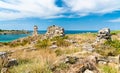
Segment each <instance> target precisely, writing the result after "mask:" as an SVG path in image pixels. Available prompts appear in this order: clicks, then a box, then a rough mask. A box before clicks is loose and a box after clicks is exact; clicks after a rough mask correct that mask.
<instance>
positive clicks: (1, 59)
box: [0, 52, 8, 68]
mask: <svg viewBox="0 0 120 73" xmlns="http://www.w3.org/2000/svg"><path fill="white" fill-rule="evenodd" d="M7 62H8V56H7V53H6V52H0V68H1V67H4V66H5V64H6V63H7Z"/></svg>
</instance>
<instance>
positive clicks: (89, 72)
mask: <svg viewBox="0 0 120 73" xmlns="http://www.w3.org/2000/svg"><path fill="white" fill-rule="evenodd" d="M84 73H94V72H93V71H91V70H88V69H87V70H85V71H84Z"/></svg>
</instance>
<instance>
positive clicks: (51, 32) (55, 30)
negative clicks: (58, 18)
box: [45, 25, 65, 38]
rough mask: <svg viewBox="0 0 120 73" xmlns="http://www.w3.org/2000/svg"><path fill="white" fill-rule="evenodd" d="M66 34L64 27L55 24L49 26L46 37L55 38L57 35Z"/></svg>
mask: <svg viewBox="0 0 120 73" xmlns="http://www.w3.org/2000/svg"><path fill="white" fill-rule="evenodd" d="M64 35H65V34H64V28H62V27H59V26H55V25H53V26H50V27H48V29H47V32H46V34H45V37H46V38H53V37H56V36H64Z"/></svg>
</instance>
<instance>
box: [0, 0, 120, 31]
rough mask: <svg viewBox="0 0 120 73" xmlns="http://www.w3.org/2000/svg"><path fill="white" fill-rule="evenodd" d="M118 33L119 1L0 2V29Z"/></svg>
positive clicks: (54, 0)
mask: <svg viewBox="0 0 120 73" xmlns="http://www.w3.org/2000/svg"><path fill="white" fill-rule="evenodd" d="M34 25H37V26H38V28H39V30H46V29H47V27H48V26H51V25H58V26H61V27H63V28H65V30H99V29H102V28H110V29H111V30H120V0H0V29H6V30H22V29H24V30H33V26H34Z"/></svg>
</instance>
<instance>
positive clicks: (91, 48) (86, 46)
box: [82, 43, 94, 52]
mask: <svg viewBox="0 0 120 73" xmlns="http://www.w3.org/2000/svg"><path fill="white" fill-rule="evenodd" d="M82 49H83V50H85V51H89V52H93V51H94V48H93V47H92V45H91V44H89V43H85V44H83V46H82Z"/></svg>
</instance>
